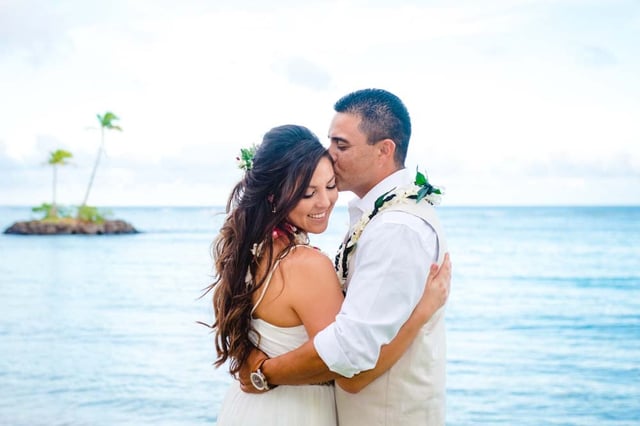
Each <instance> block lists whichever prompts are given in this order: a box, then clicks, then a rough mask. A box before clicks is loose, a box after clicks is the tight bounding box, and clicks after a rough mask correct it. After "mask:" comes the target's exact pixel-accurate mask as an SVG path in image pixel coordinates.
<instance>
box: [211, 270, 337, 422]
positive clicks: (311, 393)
mask: <svg viewBox="0 0 640 426" xmlns="http://www.w3.org/2000/svg"><path fill="white" fill-rule="evenodd" d="M276 267H277V263H276V265H274V267H273V268H272V271H271V272H273V270H275V268H276ZM269 275H270V276H269V277H268V279H267V281H266V283H265V285H264V287H265V288H264V290H263V295H264V293H265V292H266V287H267V285H268V283H269V282H270V278H271V274H269ZM261 300H262V297H260V300H259V301H258V303H256V307H257V306H258V304H259V303H260V301H261ZM254 310H255V307H254ZM251 322H252V325H253V327H254V328H255V330H256V331H257V333H258V334H259V335H260V341H259V342H257V341H254V342H253V343H254V344H255V345H256V346H257V347H258V348H259V349H260V350H261V351H263V352H264V353H266V354H267V355H268V356H269V357H270V358H274V357H276V356H278V355H282V354H284V353H286V352H289V351H292V350H294V349H296V348H298V347H300V346H301V345H303V344H304V343H306V342H307V340H309V336H308V335H307V332H306V330H305V328H304V326H303V325H299V326H295V327H277V326H275V325H272V324H270V323H268V322H266V321H264V320H261V319H257V318H254V319H252V321H251ZM252 337H255V336H252ZM252 340H254V339H253V338H252ZM217 425H218V426H230V425H233V426H236V425H237V426H302V425H304V426H336V425H337V416H336V403H335V396H334V387H333V385H303V386H278V387H276V388H274V389H271V390H270V391H268V392H266V393H262V394H248V393H244V392H242V391H241V390H240V384H239V383H238V382H233V383H232V384H231V387H230V388H229V390H228V391H227V394H226V396H225V399H224V401H223V403H222V406H221V409H220V413H219V414H218V420H217Z"/></svg>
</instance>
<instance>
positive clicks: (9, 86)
mask: <svg viewBox="0 0 640 426" xmlns="http://www.w3.org/2000/svg"><path fill="white" fill-rule="evenodd" d="M367 87H377V88H383V89H386V90H389V91H391V92H393V93H395V94H396V95H398V96H399V97H400V98H401V99H402V100H403V101H404V103H405V104H406V106H407V108H408V109H409V112H410V114H411V117H412V124H413V135H412V139H411V143H410V147H409V154H408V159H407V163H406V165H407V167H408V168H411V169H415V168H419V169H420V170H423V171H426V172H427V174H428V176H429V179H430V181H431V182H432V183H434V184H436V185H438V186H443V187H444V188H445V191H446V195H445V197H444V199H443V205H451V206H475V205H480V206H482V205H640V2H639V1H637V0H633V1H631V0H629V1H619V0H485V1H475V0H469V1H456V0H450V1H444V0H442V1H438V0H434V1H426V0H423V1H417V0H416V1H403V0H394V1H331V0H328V1H314V0H307V1H304V2H300V1H285V0H270V1H268V2H266V1H265V2H261V1H257V0H254V1H242V0H233V1H226V0H222V1H221V0H218V1H198V0H182V1H180V2H175V1H168V0H138V1H128V0H110V1H109V2H95V1H83V0H46V1H45V0H0V205H24V206H33V205H38V204H40V203H42V202H47V201H50V200H51V198H52V170H51V167H49V166H47V165H46V160H47V158H48V156H49V153H50V152H51V151H53V150H56V149H65V150H68V151H70V152H71V153H72V154H73V155H74V157H73V163H72V164H71V165H69V166H67V167H63V168H60V170H59V171H58V184H57V197H58V202H59V203H62V204H70V205H71V204H76V205H77V204H79V203H80V202H81V201H82V198H83V196H84V192H85V191H86V187H87V184H88V181H89V176H90V174H91V168H92V166H93V163H94V161H95V158H96V155H97V152H98V147H99V144H100V132H99V130H98V128H99V124H98V121H97V118H96V114H103V113H104V112H106V111H112V112H114V113H115V114H116V115H117V116H118V117H120V121H119V122H118V124H119V125H120V126H121V127H122V129H123V131H122V132H116V131H111V132H107V134H106V136H105V138H106V139H105V147H106V155H105V156H104V157H103V158H102V160H101V163H100V166H99V168H98V171H97V174H96V178H95V182H94V185H93V188H92V190H91V195H90V197H89V204H93V205H99V206H123V205H163V206H172V205H178V206H179V205H185V206H186V205H188V206H201V205H202V206H208V205H219V204H223V203H224V202H225V201H226V198H227V196H228V194H229V191H230V189H231V187H232V186H233V184H234V183H235V182H236V181H237V180H239V179H240V178H241V173H242V172H241V171H240V170H239V169H238V168H237V167H236V162H235V157H236V155H238V152H239V150H240V148H242V147H248V146H250V145H251V144H253V143H259V142H260V140H261V138H262V136H263V135H264V133H265V132H267V131H268V130H269V129H271V128H272V127H275V126H277V125H281V124H288V123H293V124H302V125H305V126H307V127H309V128H310V129H311V130H312V131H314V132H315V133H316V134H317V135H318V136H319V138H320V140H321V141H323V143H328V140H327V131H328V126H329V122H330V120H331V118H332V116H333V104H334V103H335V101H336V100H337V99H339V98H340V97H341V96H343V95H345V94H347V93H349V92H352V91H354V90H358V89H363V88H367ZM350 198H351V195H350V194H349V193H345V194H342V195H341V197H340V202H341V203H346V202H347V201H348V200H349V199H350Z"/></svg>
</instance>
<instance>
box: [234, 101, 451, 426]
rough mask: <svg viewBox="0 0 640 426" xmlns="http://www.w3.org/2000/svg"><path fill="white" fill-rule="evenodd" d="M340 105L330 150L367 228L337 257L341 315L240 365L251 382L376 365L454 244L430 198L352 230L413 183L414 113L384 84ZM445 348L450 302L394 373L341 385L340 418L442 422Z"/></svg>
mask: <svg viewBox="0 0 640 426" xmlns="http://www.w3.org/2000/svg"><path fill="white" fill-rule="evenodd" d="M334 109H335V111H336V114H335V116H334V118H333V120H332V123H331V127H330V130H329V138H330V141H331V146H330V148H329V152H330V154H331V156H332V157H333V160H334V163H335V164H334V168H335V173H336V179H337V183H338V188H339V190H340V191H352V192H354V193H355V195H356V196H357V198H355V199H354V200H353V201H352V202H351V203H350V204H349V216H350V222H351V225H350V228H351V232H354V231H358V232H356V233H355V234H353V233H352V234H351V239H352V243H354V244H352V247H351V248H348V249H347V251H346V252H345V251H343V252H342V256H340V257H339V258H338V260H337V262H336V266H337V267H338V270H339V275H343V277H341V278H344V279H343V282H345V290H346V296H345V300H344V303H343V305H342V309H341V311H340V313H339V314H338V315H337V316H336V320H335V322H333V323H332V324H330V325H329V326H327V327H326V328H325V329H324V330H322V331H320V332H319V333H318V334H317V335H316V336H315V338H314V339H313V340H312V341H309V342H307V343H306V344H305V345H303V346H301V347H300V348H298V349H296V350H295V351H292V352H289V353H287V354H284V355H281V356H279V357H276V358H273V359H267V360H265V361H262V362H258V363H257V365H256V364H255V362H256V359H259V358H258V356H257V355H256V354H254V356H252V357H251V358H250V360H249V362H247V363H246V364H245V368H244V369H243V371H242V373H241V377H240V378H241V382H242V383H250V381H249V369H252V370H254V371H253V373H254V376H255V375H256V374H258V375H259V376H260V378H261V379H263V380H264V381H265V383H263V384H264V385H265V387H268V386H267V383H266V382H268V385H271V386H273V385H287V384H288V385H295V384H307V383H318V382H320V381H323V380H328V379H332V378H335V377H337V375H341V376H344V377H352V376H353V375H355V374H358V373H359V372H361V371H365V370H369V369H371V368H373V367H374V366H375V365H376V362H377V360H378V356H379V353H380V348H381V346H383V345H385V344H387V343H389V341H391V340H392V339H393V337H394V336H395V335H396V334H397V333H398V330H399V329H400V327H401V326H402V324H403V323H404V322H405V321H406V320H407V318H408V317H409V316H410V314H411V312H412V310H413V308H414V307H415V305H416V304H417V302H418V300H419V299H420V297H421V295H422V293H423V290H424V282H425V278H426V276H427V274H428V270H429V264H430V263H431V262H436V261H438V262H441V261H442V258H443V255H444V252H445V251H446V243H445V241H444V235H443V234H442V233H441V230H440V224H439V221H438V218H437V216H436V214H435V211H434V209H433V208H432V207H431V205H429V204H428V203H427V202H420V203H416V202H415V200H411V201H412V202H411V203H409V202H406V203H402V202H400V203H394V206H393V207H392V208H387V209H385V210H384V211H382V210H383V209H380V212H379V213H378V214H375V216H374V217H372V219H371V220H370V221H369V222H368V224H366V225H365V227H364V229H363V230H361V232H359V230H357V229H355V230H354V229H353V228H354V225H356V224H358V222H359V220H360V219H361V217H363V215H370V213H371V212H372V211H373V210H374V208H375V202H376V200H377V199H378V198H379V197H381V196H383V195H385V194H386V193H387V192H389V191H391V190H393V189H394V188H397V187H401V186H404V185H407V184H410V183H412V182H413V176H412V174H411V173H409V172H408V171H407V170H406V169H405V168H404V161H405V158H406V155H407V148H408V145H409V138H410V136H411V121H410V119H409V114H408V111H407V109H406V108H405V106H404V104H403V103H402V101H401V100H400V99H399V98H398V97H397V96H395V95H393V94H392V93H389V92H387V91H384V90H380V89H365V90H359V91H356V92H353V93H350V94H348V95H346V96H344V97H343V98H341V99H340V100H338V102H337V103H336V104H335V106H334ZM398 198H401V197H400V196H398ZM397 201H398V200H396V202H397ZM359 226H360V227H361V226H362V222H360V225H359ZM355 239H357V244H355ZM347 241H348V240H347ZM349 245H350V244H349V243H347V247H349ZM446 267H447V268H450V265H449V264H448V263H447V264H446ZM254 352H257V350H256V351H254ZM445 356H446V342H445V328H444V308H441V309H440V310H439V311H438V312H436V314H434V316H433V317H432V318H431V320H429V322H428V323H427V324H426V325H425V326H424V328H423V330H422V332H421V333H420V334H419V335H418V337H417V338H416V339H415V341H414V343H413V344H412V345H411V346H410V347H409V349H408V350H407V351H406V353H405V354H404V355H403V356H402V357H401V358H400V360H399V361H398V362H397V363H396V364H395V365H394V366H393V367H392V368H391V369H390V370H388V371H387V372H386V373H385V374H383V375H382V376H381V377H379V378H378V379H376V380H375V381H374V382H372V383H371V384H370V385H368V386H367V387H365V388H364V389H362V390H361V391H359V392H358V393H349V392H346V391H344V390H342V389H340V388H339V387H336V403H337V406H338V414H339V424H340V425H341V426H345V425H346V426H349V425H373V424H384V425H395V424H403V425H404V424H406V425H418V424H421V425H424V424H428V425H443V424H444V423H445ZM262 358H264V355H262ZM336 374H337V375H336ZM250 387H251V385H243V390H245V391H249V392H251V391H254V392H255V390H252V389H251V388H250ZM259 387H261V386H260V384H259Z"/></svg>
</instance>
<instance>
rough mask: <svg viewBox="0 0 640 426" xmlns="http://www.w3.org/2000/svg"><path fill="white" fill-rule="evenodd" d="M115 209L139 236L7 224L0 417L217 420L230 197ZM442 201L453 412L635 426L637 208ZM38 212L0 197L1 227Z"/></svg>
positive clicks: (2, 253)
mask: <svg viewBox="0 0 640 426" xmlns="http://www.w3.org/2000/svg"><path fill="white" fill-rule="evenodd" d="M112 210H113V211H114V213H115V215H116V216H117V217H119V218H123V219H125V220H128V221H130V222H132V223H133V224H134V225H135V226H136V227H137V228H139V229H140V230H142V231H143V233H141V234H138V235H127V236H99V237H87V236H56V237H40V236H10V235H0V424H2V425H152V424H153V425H202V424H215V421H216V413H217V410H218V407H219V406H220V403H221V401H222V398H223V396H224V393H225V391H226V387H227V386H228V385H229V383H230V382H231V379H230V377H229V376H228V374H227V373H226V371H225V370H224V369H218V370H216V369H215V368H214V367H213V366H212V362H213V359H214V348H213V345H212V336H211V335H210V334H209V331H208V330H207V329H206V328H205V327H203V326H201V325H198V324H196V321H199V320H200V321H206V322H209V321H210V320H211V316H212V310H211V306H210V302H209V298H208V297H207V298H205V299H199V296H200V294H201V290H202V289H203V288H204V287H205V286H206V285H207V284H208V283H209V282H210V281H211V275H212V265H211V262H212V260H211V256H210V254H209V251H210V244H211V241H212V240H213V238H214V236H215V234H216V231H217V229H218V227H219V225H220V223H221V221H222V216H221V215H220V214H218V213H219V212H220V211H221V210H222V208H219V207H218V208H216V207H207V208H162V207H158V208H113V209H112ZM440 214H441V218H442V220H443V222H444V225H445V229H446V231H447V235H448V239H449V246H450V249H451V252H452V259H453V264H454V276H453V284H452V293H451V296H450V299H449V307H448V311H447V328H448V374H447V404H448V407H447V410H448V411H447V424H448V425H456V426H458V425H461V426H462V425H477V424H483V425H638V424H640V243H639V241H640V207H619V208H615V207H594V208H589V207H518V208H508V207H499V208H489V207H476V208H462V207H459V208H458V207H442V208H440ZM28 217H30V212H29V209H28V208H20V207H0V226H1V227H2V228H3V229H4V228H6V227H7V226H9V225H10V224H11V223H12V222H13V221H16V220H22V219H26V218H28ZM346 223H347V214H346V211H345V210H344V208H337V209H336V212H335V213H334V216H333V217H332V220H331V224H330V227H329V230H328V231H327V232H326V233H325V234H323V235H321V236H317V237H315V238H312V243H314V244H315V245H317V246H320V247H321V248H322V249H324V250H325V251H327V252H331V253H332V252H333V251H334V250H335V248H336V247H337V245H338V242H339V241H340V239H341V237H342V234H343V232H344V230H345V227H346Z"/></svg>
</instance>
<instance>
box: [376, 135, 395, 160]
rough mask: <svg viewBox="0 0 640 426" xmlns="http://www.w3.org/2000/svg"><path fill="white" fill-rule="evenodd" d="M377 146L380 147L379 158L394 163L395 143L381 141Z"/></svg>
mask: <svg viewBox="0 0 640 426" xmlns="http://www.w3.org/2000/svg"><path fill="white" fill-rule="evenodd" d="M378 146H379V147H380V148H379V149H380V156H381V157H385V159H387V158H388V159H390V160H391V161H395V160H394V156H395V154H396V143H395V142H394V141H393V139H388V138H387V139H383V140H381V141H380V142H378Z"/></svg>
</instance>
